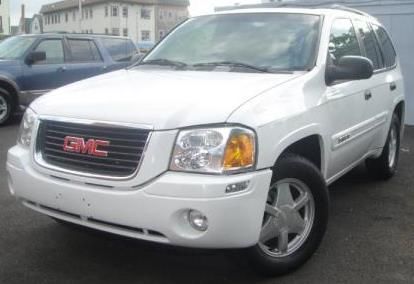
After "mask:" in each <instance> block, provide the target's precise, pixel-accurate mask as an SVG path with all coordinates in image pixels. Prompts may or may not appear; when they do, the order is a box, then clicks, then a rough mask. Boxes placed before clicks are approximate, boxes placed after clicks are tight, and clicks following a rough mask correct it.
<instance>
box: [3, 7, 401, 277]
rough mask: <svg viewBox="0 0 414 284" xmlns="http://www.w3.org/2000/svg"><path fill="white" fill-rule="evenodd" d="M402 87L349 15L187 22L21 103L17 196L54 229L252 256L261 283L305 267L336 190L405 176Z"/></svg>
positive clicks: (372, 29)
mask: <svg viewBox="0 0 414 284" xmlns="http://www.w3.org/2000/svg"><path fill="white" fill-rule="evenodd" d="M403 122H404V89H403V78H402V75H401V71H400V67H399V64H398V61H397V58H396V53H395V50H394V48H393V45H392V43H391V40H390V38H389V36H388V35H387V32H386V31H385V29H384V28H383V26H382V25H381V24H380V23H378V21H377V20H376V19H374V18H372V17H370V16H368V15H366V14H363V13H361V12H358V11H350V10H344V9H299V8H259V9H239V10H235V11H227V12H222V13H218V14H213V15H207V16H201V17H196V18H192V19H189V20H187V21H186V22H184V23H183V24H182V25H180V26H179V27H178V28H177V29H175V30H174V31H173V32H171V33H170V34H169V35H168V36H167V37H166V38H165V39H164V40H163V41H162V42H161V43H160V44H158V45H157V46H156V47H155V48H154V49H153V50H152V51H151V52H150V53H149V54H148V55H147V56H146V57H145V58H144V59H143V60H142V61H141V62H140V63H139V64H137V65H136V66H133V67H131V68H128V69H127V70H122V71H117V72H113V73H109V74H106V75H102V76H98V77H95V78H92V79H88V80H85V81H82V82H78V83H75V84H72V85H69V86H66V87H63V88H61V89H58V90H55V91H53V92H51V93H49V94H48V95H46V96H44V97H41V98H39V99H38V100H36V101H35V102H34V103H32V105H31V106H30V108H28V109H27V111H26V113H25V115H24V118H23V122H22V124H21V129H20V135H19V138H18V144H17V145H16V146H15V147H13V148H11V149H10V151H9V153H8V161H7V169H8V172H9V185H10V192H11V194H13V195H14V196H16V197H18V198H19V199H20V200H21V201H22V202H23V204H24V205H25V206H27V207H29V208H31V209H33V210H35V211H38V212H40V213H43V214H46V215H48V216H51V217H53V218H55V219H57V220H60V221H63V222H69V223H75V224H79V225H82V226H86V227H90V228H93V229H97V230H102V231H106V232H111V233H115V234H119V235H123V236H127V237H132V238H137V239H144V240H149V241H154V242H159V243H165V244H171V245H177V246H186V247H198V248H248V249H247V250H246V252H247V255H248V256H249V259H250V260H251V261H252V263H253V265H254V266H255V267H256V268H258V269H259V270H261V271H263V272H265V273H267V274H273V275H274V274H282V273H286V272H288V271H291V270H292V269H294V268H297V267H298V266H300V265H301V264H302V263H304V262H305V261H306V260H307V259H308V258H309V257H310V256H311V255H312V254H313V253H314V252H315V250H316V249H317V247H318V246H319V244H320V242H321V240H322V237H323V235H324V232H325V230H326V226H327V222H328V207H329V198H328V188H327V186H328V185H329V184H331V183H332V182H334V181H335V180H337V179H338V178H340V177H341V176H343V175H344V174H345V173H347V172H348V171H349V170H351V169H352V168H353V167H355V166H356V165H358V164H359V163H361V162H363V161H366V164H367V167H368V169H369V170H370V171H371V172H372V173H373V174H374V175H375V176H377V177H380V178H383V179H387V178H390V177H391V176H393V174H394V173H395V171H396V167H397V163H398V156H399V151H398V149H399V145H400V137H401V134H402V132H403V127H402V126H403V124H404V123H403Z"/></svg>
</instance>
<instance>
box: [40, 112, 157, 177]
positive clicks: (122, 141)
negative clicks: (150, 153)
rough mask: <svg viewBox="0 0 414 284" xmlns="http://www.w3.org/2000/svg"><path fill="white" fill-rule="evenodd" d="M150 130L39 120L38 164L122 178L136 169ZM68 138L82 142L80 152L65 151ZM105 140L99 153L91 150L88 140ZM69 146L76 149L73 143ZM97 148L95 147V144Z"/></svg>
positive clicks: (74, 171) (86, 173)
mask: <svg viewBox="0 0 414 284" xmlns="http://www.w3.org/2000/svg"><path fill="white" fill-rule="evenodd" d="M149 135H150V130H148V129H138V128H134V127H125V126H122V127H121V126H115V125H107V124H95V123H78V122H76V123H74V122H66V121H53V120H41V122H40V124H39V130H38V135H37V143H36V152H37V155H40V158H41V163H43V164H44V165H46V166H52V167H55V168H57V169H61V170H64V171H69V172H73V173H78V174H85V175H96V176H102V177H113V178H125V177H130V176H132V175H133V174H134V173H136V171H137V170H138V167H139V165H140V162H141V159H142V158H143V153H144V150H145V147H146V145H147V142H148V138H149ZM68 138H69V139H72V140H71V141H72V142H71V143H74V142H73V139H75V140H76V139H78V140H80V141H82V143H80V144H83V148H82V150H79V151H68V149H67V147H65V139H66V146H68ZM91 141H92V143H94V141H101V142H102V141H104V142H106V144H105V145H100V146H99V147H100V148H99V151H100V153H105V155H97V154H94V153H91V149H92V148H90V147H89V151H88V146H87V145H89V144H88V142H91ZM70 146H71V147H72V148H76V147H75V146H73V145H72V144H71V145H70ZM96 149H97V147H96Z"/></svg>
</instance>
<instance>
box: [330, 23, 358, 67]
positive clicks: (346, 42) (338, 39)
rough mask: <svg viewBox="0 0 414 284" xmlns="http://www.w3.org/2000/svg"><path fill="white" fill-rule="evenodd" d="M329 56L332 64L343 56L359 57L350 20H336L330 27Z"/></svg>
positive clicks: (356, 40)
mask: <svg viewBox="0 0 414 284" xmlns="http://www.w3.org/2000/svg"><path fill="white" fill-rule="evenodd" d="M329 55H330V59H331V61H332V63H333V64H335V65H336V64H337V63H338V61H339V59H340V58H341V57H343V56H349V55H356V56H360V55H361V49H360V47H359V43H358V39H357V37H356V34H355V29H354V26H353V25H352V22H351V20H350V19H337V20H335V22H334V23H333V25H332V30H331V37H330V42H329Z"/></svg>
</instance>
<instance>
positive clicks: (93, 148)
mask: <svg viewBox="0 0 414 284" xmlns="http://www.w3.org/2000/svg"><path fill="white" fill-rule="evenodd" d="M109 144H110V142H109V141H104V140H95V139H89V140H88V141H86V142H85V139H84V138H80V137H73V136H66V137H65V142H64V143H63V151H65V152H72V153H79V154H88V155H91V156H97V157H108V152H107V151H103V150H99V149H98V147H105V146H109Z"/></svg>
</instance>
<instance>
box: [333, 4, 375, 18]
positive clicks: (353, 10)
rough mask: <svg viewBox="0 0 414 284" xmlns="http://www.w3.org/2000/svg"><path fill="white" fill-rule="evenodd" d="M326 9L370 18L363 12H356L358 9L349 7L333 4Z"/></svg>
mask: <svg viewBox="0 0 414 284" xmlns="http://www.w3.org/2000/svg"><path fill="white" fill-rule="evenodd" d="M328 8H331V9H336V10H343V11H347V12H351V13H355V14H358V15H362V16H368V17H371V15H370V14H368V13H365V12H363V11H361V10H358V9H354V8H350V7H347V6H343V5H338V4H333V5H331V6H330V7H328Z"/></svg>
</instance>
